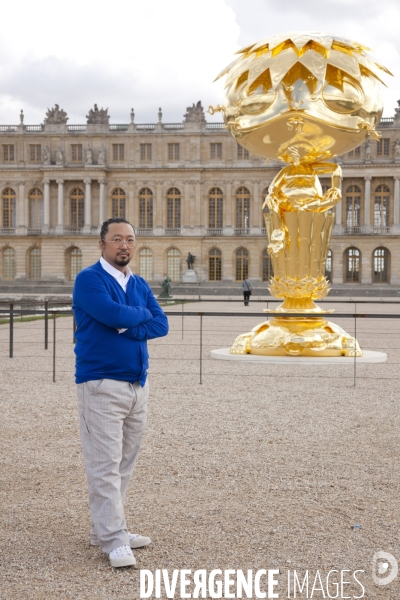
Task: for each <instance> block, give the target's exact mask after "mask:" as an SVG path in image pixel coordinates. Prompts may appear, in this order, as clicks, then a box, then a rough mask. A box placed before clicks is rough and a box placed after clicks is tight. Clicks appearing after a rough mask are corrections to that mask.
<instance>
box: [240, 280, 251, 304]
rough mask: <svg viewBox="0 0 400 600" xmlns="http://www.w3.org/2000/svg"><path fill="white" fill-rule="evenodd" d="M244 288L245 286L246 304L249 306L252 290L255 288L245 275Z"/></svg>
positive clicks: (244, 298)
mask: <svg viewBox="0 0 400 600" xmlns="http://www.w3.org/2000/svg"><path fill="white" fill-rule="evenodd" d="M242 288H243V300H244V305H245V306H248V305H249V300H250V296H251V291H252V289H253V288H252V287H251V283H250V281H249V280H248V279H247V277H245V278H244V279H243V283H242Z"/></svg>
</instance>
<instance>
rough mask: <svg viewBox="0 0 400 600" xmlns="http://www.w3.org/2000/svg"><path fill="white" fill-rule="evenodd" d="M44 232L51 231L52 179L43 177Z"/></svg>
mask: <svg viewBox="0 0 400 600" xmlns="http://www.w3.org/2000/svg"><path fill="white" fill-rule="evenodd" d="M43 187H44V198H43V233H49V229H50V179H43Z"/></svg>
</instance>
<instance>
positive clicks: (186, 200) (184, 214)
mask: <svg viewBox="0 0 400 600" xmlns="http://www.w3.org/2000/svg"><path fill="white" fill-rule="evenodd" d="M190 209H191V202H190V185H189V183H188V182H185V185H184V190H183V198H182V200H181V226H182V231H183V230H184V229H185V230H186V229H187V233H188V232H189V231H190V225H194V223H191V218H190V217H191V214H190V213H191V210H190Z"/></svg>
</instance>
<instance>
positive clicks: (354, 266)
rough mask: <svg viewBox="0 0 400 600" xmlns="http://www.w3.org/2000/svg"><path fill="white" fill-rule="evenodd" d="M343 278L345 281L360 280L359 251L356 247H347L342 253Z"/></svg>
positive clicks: (354, 281)
mask: <svg viewBox="0 0 400 600" xmlns="http://www.w3.org/2000/svg"><path fill="white" fill-rule="evenodd" d="M344 267H345V274H344V279H345V282H346V283H359V282H360V281H361V269H360V267H361V253H360V251H359V250H358V249H357V248H347V250H345V253H344Z"/></svg>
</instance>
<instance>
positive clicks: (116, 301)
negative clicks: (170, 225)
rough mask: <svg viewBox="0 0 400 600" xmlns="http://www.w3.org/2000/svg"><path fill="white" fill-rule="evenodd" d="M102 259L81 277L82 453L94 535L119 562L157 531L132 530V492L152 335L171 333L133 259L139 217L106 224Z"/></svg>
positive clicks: (76, 306)
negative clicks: (128, 515)
mask: <svg viewBox="0 0 400 600" xmlns="http://www.w3.org/2000/svg"><path fill="white" fill-rule="evenodd" d="M99 246H100V251H101V258H100V260H99V261H98V262H97V263H95V264H94V265H92V266H91V267H88V268H87V269H84V270H83V271H81V272H80V273H79V274H78V276H77V278H76V281H75V287H74V294H73V310H74V314H75V320H76V324H77V329H76V332H75V339H76V346H75V354H76V383H77V384H78V401H79V415H80V431H81V440H82V453H83V460H84V463H85V469H86V476H87V481H88V487H89V505H90V512H91V516H92V529H91V532H90V543H91V544H92V546H101V548H102V549H103V552H106V553H107V554H108V556H109V559H110V564H111V566H112V567H126V566H129V565H134V564H135V562H136V561H135V557H134V556H133V554H132V550H131V548H140V547H141V546H147V545H148V544H150V543H151V539H150V538H149V537H146V536H144V535H139V534H137V533H129V532H128V528H127V525H126V522H125V515H124V507H123V504H124V500H125V494H126V490H127V487H128V483H129V480H130V478H131V476H132V473H133V468H134V465H135V461H136V458H137V455H138V452H139V449H140V445H141V443H142V439H143V435H144V431H145V428H146V416H147V400H148V397H149V384H148V380H147V369H148V352H147V340H151V339H153V338H157V337H161V336H164V335H166V334H167V333H168V321H167V317H166V316H165V314H164V312H163V311H162V309H161V308H160V306H159V304H158V302H157V300H156V299H155V297H154V295H153V292H152V291H151V289H150V287H149V285H148V284H147V282H146V281H145V280H144V279H142V278H141V277H139V276H138V275H133V273H132V272H131V270H130V269H129V267H128V264H129V262H130V261H131V260H132V258H133V255H134V253H135V248H136V242H135V233H134V230H133V227H132V225H131V224H130V223H129V222H128V221H126V220H125V219H122V218H112V219H108V221H105V222H104V223H103V225H102V226H101V232H100V241H99Z"/></svg>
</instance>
